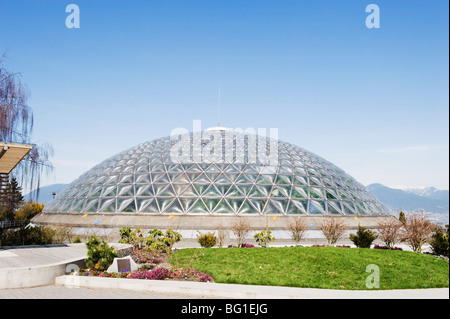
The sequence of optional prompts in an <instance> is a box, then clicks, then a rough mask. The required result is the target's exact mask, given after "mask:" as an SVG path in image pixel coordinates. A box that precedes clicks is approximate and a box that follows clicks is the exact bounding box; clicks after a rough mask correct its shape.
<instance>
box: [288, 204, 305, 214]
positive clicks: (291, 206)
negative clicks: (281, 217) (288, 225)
mask: <svg viewBox="0 0 450 319" xmlns="http://www.w3.org/2000/svg"><path fill="white" fill-rule="evenodd" d="M301 207H302V206H301ZM286 213H287V214H288V215H291V214H292V215H300V214H306V210H305V209H304V208H303V207H302V208H299V207H298V206H296V205H294V203H292V202H291V203H290V204H289V206H288V209H287V211H286Z"/></svg>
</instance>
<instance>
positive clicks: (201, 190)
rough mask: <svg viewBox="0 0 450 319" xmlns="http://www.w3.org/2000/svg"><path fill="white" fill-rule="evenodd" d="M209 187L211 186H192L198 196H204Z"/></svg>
mask: <svg viewBox="0 0 450 319" xmlns="http://www.w3.org/2000/svg"><path fill="white" fill-rule="evenodd" d="M209 185H210V184H208V185H207V184H192V186H193V188H194V191H195V192H196V193H197V195H201V194H203V193H204V192H205V191H206V190H207V189H208V187H209ZM183 196H186V194H183Z"/></svg>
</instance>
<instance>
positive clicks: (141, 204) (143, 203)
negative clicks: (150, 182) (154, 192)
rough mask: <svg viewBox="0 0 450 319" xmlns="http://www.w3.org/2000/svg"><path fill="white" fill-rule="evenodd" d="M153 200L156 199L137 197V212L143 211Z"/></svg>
mask: <svg viewBox="0 0 450 319" xmlns="http://www.w3.org/2000/svg"><path fill="white" fill-rule="evenodd" d="M153 200H154V198H148V197H137V198H136V205H137V210H138V211H139V212H141V211H143V210H144V208H145V207H147V206H148V205H149V204H150V203H151V202H152V201H153Z"/></svg>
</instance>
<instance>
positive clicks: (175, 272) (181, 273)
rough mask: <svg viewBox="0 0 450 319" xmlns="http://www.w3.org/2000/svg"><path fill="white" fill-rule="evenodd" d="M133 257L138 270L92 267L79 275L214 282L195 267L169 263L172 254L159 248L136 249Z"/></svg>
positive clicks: (132, 253) (132, 254)
mask: <svg viewBox="0 0 450 319" xmlns="http://www.w3.org/2000/svg"><path fill="white" fill-rule="evenodd" d="M131 257H132V258H133V260H134V261H135V262H136V263H137V264H138V266H139V269H138V270H136V271H132V272H130V271H124V272H122V273H108V272H106V271H100V270H98V269H95V268H91V269H85V270H83V271H81V272H80V273H79V275H80V276H91V277H105V278H128V279H148V280H180V281H199V282H214V280H213V278H212V277H211V276H210V275H208V274H205V273H204V272H201V271H198V270H195V269H189V268H177V269H174V268H173V266H172V265H171V264H170V263H169V258H170V255H169V254H164V253H161V252H160V251H158V250H151V249H135V250H133V251H132V252H131Z"/></svg>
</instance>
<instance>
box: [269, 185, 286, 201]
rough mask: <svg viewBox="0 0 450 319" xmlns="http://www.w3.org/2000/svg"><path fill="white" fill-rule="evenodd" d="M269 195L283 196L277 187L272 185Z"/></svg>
mask: <svg viewBox="0 0 450 319" xmlns="http://www.w3.org/2000/svg"><path fill="white" fill-rule="evenodd" d="M270 197H274V198H278V197H285V195H284V194H283V192H282V191H281V190H280V189H279V188H278V187H276V186H274V187H273V189H272V192H271V194H270Z"/></svg>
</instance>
